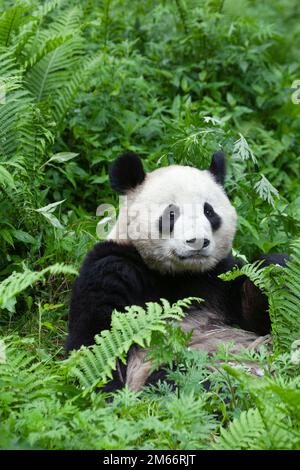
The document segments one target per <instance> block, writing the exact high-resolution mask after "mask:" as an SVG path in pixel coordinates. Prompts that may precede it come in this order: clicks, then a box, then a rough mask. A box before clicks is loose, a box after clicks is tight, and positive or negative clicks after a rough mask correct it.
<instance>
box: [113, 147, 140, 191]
mask: <svg viewBox="0 0 300 470" xmlns="http://www.w3.org/2000/svg"><path fill="white" fill-rule="evenodd" d="M145 176H146V173H145V171H144V168H143V164H142V161H141V159H140V157H139V156H138V155H137V154H135V153H133V152H127V153H124V154H123V155H121V156H120V157H118V158H117V159H116V160H115V161H114V162H113V164H112V166H111V167H110V170H109V180H110V185H111V187H112V189H113V190H114V191H116V192H117V193H120V194H126V193H127V191H129V190H130V189H134V188H135V187H136V186H138V185H139V184H141V183H142V182H143V181H144V179H145Z"/></svg>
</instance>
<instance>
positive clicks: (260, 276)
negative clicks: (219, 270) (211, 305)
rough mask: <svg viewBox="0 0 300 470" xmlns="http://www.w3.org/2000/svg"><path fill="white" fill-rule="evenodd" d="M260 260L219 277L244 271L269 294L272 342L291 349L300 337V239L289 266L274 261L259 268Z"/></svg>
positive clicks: (293, 250)
mask: <svg viewBox="0 0 300 470" xmlns="http://www.w3.org/2000/svg"><path fill="white" fill-rule="evenodd" d="M261 263H262V262H261V261H260V262H255V263H253V264H246V265H245V266H243V267H242V268H234V269H233V270H232V271H230V272H228V273H225V274H221V275H220V276H219V277H220V278H221V279H223V280H224V281H232V280H234V279H236V278H237V277H239V276H243V275H245V276H247V277H248V278H249V279H250V280H251V281H252V282H253V283H254V284H255V285H256V286H257V287H258V288H259V289H261V290H262V291H263V292H264V293H265V294H266V295H267V297H268V301H269V313H270V318H271V321H272V333H273V339H274V341H273V344H274V346H275V349H277V350H278V351H282V350H289V349H290V346H291V344H292V342H293V341H295V340H296V339H298V338H299V337H300V239H297V240H296V241H295V242H294V244H293V245H292V254H291V261H288V262H287V263H286V268H283V267H278V266H274V265H270V266H268V267H265V268H260V265H261Z"/></svg>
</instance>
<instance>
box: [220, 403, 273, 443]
mask: <svg viewBox="0 0 300 470" xmlns="http://www.w3.org/2000/svg"><path fill="white" fill-rule="evenodd" d="M264 429H265V428H264V423H263V421H262V419H261V416H260V413H259V411H258V410H257V409H252V408H250V410H248V411H242V413H241V414H240V416H239V417H238V418H235V419H234V420H233V421H232V423H231V424H230V426H229V428H228V429H227V430H225V429H221V437H220V439H219V440H218V445H217V446H216V448H217V449H222V450H233V449H249V448H250V449H251V448H253V447H252V443H253V441H256V439H257V438H258V437H259V436H260V435H261V434H262V433H263V432H264Z"/></svg>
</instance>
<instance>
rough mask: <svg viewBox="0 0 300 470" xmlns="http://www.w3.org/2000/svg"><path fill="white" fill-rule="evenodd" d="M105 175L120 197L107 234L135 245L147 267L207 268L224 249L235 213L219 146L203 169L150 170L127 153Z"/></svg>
mask: <svg viewBox="0 0 300 470" xmlns="http://www.w3.org/2000/svg"><path fill="white" fill-rule="evenodd" d="M109 176H110V182H111V186H112V188H113V189H114V190H115V191H117V192H118V193H119V194H123V195H125V197H124V198H122V199H123V202H122V204H121V208H120V213H119V217H118V220H117V222H116V225H115V227H114V228H113V230H112V231H111V233H110V235H109V237H108V238H109V239H110V240H114V241H116V242H117V243H122V244H124V243H125V244H131V245H133V246H135V248H136V249H137V250H138V252H139V253H140V255H141V256H142V258H143V259H144V261H145V262H146V264H147V265H148V266H149V267H150V268H153V269H157V270H159V271H161V272H180V271H181V272H183V271H193V272H195V271H199V272H206V271H209V270H211V269H213V268H214V267H215V266H216V265H217V264H218V263H219V262H220V261H221V260H223V259H224V258H226V256H227V255H228V254H229V252H230V250H231V247H232V241H233V238H234V235H235V230H236V219H237V216H236V211H235V209H234V207H233V206H232V205H231V203H230V201H229V199H228V197H227V195H226V193H225V191H224V188H223V185H224V179H225V156H224V154H223V153H222V152H216V153H215V154H214V155H213V157H212V161H211V165H210V167H209V169H208V170H198V169H196V168H192V167H189V166H182V165H171V166H169V167H163V168H159V169H157V170H154V171H152V172H150V173H145V171H144V169H143V165H142V162H141V160H140V158H139V157H138V156H137V155H136V154H134V153H126V154H124V155H122V156H120V157H119V158H118V159H117V160H116V161H115V162H114V163H113V165H112V167H111V168H110V173H109Z"/></svg>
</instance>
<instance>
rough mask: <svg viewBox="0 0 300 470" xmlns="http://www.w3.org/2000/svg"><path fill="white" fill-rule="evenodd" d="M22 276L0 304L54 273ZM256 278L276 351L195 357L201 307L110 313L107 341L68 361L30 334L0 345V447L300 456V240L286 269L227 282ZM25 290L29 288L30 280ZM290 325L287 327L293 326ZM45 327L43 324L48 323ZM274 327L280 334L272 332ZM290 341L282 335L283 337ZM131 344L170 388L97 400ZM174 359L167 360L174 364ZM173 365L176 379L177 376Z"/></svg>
mask: <svg viewBox="0 0 300 470" xmlns="http://www.w3.org/2000/svg"><path fill="white" fill-rule="evenodd" d="M51 271H52V272H55V273H64V274H66V273H68V274H70V273H71V272H72V270H71V269H70V268H67V267H65V266H55V267H53V269H52V270H50V269H48V270H47V272H45V271H44V272H43V273H42V274H41V273H39V274H40V275H39V276H37V274H36V275H34V274H35V273H29V272H28V271H25V272H24V273H23V274H18V275H15V274H13V275H11V276H10V278H8V279H7V280H6V281H4V282H3V283H2V285H1V284H0V301H2V302H3V304H4V301H5V302H6V305H11V304H12V303H14V301H15V298H16V295H17V294H19V293H20V292H21V291H22V289H25V288H26V287H28V284H29V283H30V282H31V283H33V282H37V281H39V280H40V279H41V278H42V277H43V278H45V277H46V276H47V274H49V272H51ZM239 275H246V276H248V277H249V278H250V279H251V280H252V281H253V282H254V283H255V284H256V285H258V286H260V287H261V288H262V289H263V290H264V291H265V293H266V294H267V296H268V299H269V304H270V313H271V316H272V318H273V330H274V333H273V338H274V339H276V341H274V342H273V351H271V350H270V349H269V350H268V349H267V348H266V347H265V346H261V347H260V349H259V350H258V351H254V350H251V349H249V350H244V351H242V352H241V353H239V354H232V353H231V352H230V346H231V345H230V344H229V345H226V346H225V345H223V346H222V347H221V348H220V349H219V350H218V351H217V352H216V353H215V354H214V355H212V356H208V354H207V353H206V352H204V351H199V350H192V349H190V348H188V347H187V343H188V340H189V335H187V334H185V333H183V332H182V331H181V330H180V328H179V326H178V322H180V320H181V319H182V318H183V316H184V311H183V309H184V308H186V307H188V306H189V305H190V304H191V302H192V301H196V300H197V299H195V298H190V299H185V300H182V301H179V302H177V303H176V304H174V305H170V304H169V303H168V302H167V301H166V300H163V299H162V301H161V304H158V303H151V302H149V303H148V304H147V308H146V309H142V308H141V307H130V308H128V309H127V312H126V314H124V313H119V312H114V314H113V319H112V326H111V329H110V330H107V331H103V332H102V333H101V335H98V336H96V344H95V345H94V346H91V347H82V348H81V349H80V350H79V351H76V352H73V353H72V354H71V356H70V357H69V358H66V359H57V358H56V357H55V356H56V353H57V352H56V353H54V354H50V353H49V351H47V350H45V349H44V348H41V346H40V338H39V341H38V340H37V339H36V338H34V337H30V335H27V337H26V338H21V337H20V336H17V335H14V336H6V337H4V339H3V340H1V342H0V385H1V393H0V417H1V421H0V422H1V424H0V436H1V437H0V445H1V447H5V448H15V449H20V448H37V449H211V448H213V449H298V448H299V447H300V376H299V372H300V340H299V339H295V338H299V337H300V320H299V315H298V316H297V315H293V313H295V312H296V309H297V308H298V300H299V291H300V240H298V242H297V243H296V244H295V246H294V251H293V254H292V257H291V261H289V262H288V265H287V267H286V268H282V267H276V266H273V267H271V268H270V267H268V268H264V269H262V268H260V267H259V266H257V265H248V266H245V267H243V268H242V269H240V270H238V269H235V270H233V271H232V272H231V273H227V274H226V275H224V276H223V277H224V278H226V279H227V280H229V279H230V278H232V277H236V276H239ZM26 279H27V281H28V282H27V283H26V282H25V280H26ZM287 319H289V321H287ZM40 320H41V319H40ZM275 326H276V328H275ZM283 332H284V333H285V334H281V333H283ZM133 344H135V345H139V346H140V347H147V348H149V349H150V351H151V350H152V352H151V353H150V354H151V355H152V360H153V361H152V362H153V367H160V366H161V365H162V364H163V365H164V367H165V368H166V370H167V379H168V381H163V382H159V383H158V384H157V385H155V386H154V385H152V386H146V387H144V389H143V390H142V391H140V392H133V391H130V390H129V389H128V388H127V387H125V388H123V389H122V390H121V391H117V392H114V393H103V392H101V386H103V385H105V384H106V383H108V382H109V380H110V379H111V377H112V372H113V371H114V370H116V361H117V359H120V360H122V361H123V362H125V360H126V354H127V352H128V351H129V349H130V347H131V346H132V345H133ZM166 351H167V353H166ZM174 363H175V364H176V367H175V368H174V367H173V365H174Z"/></svg>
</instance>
